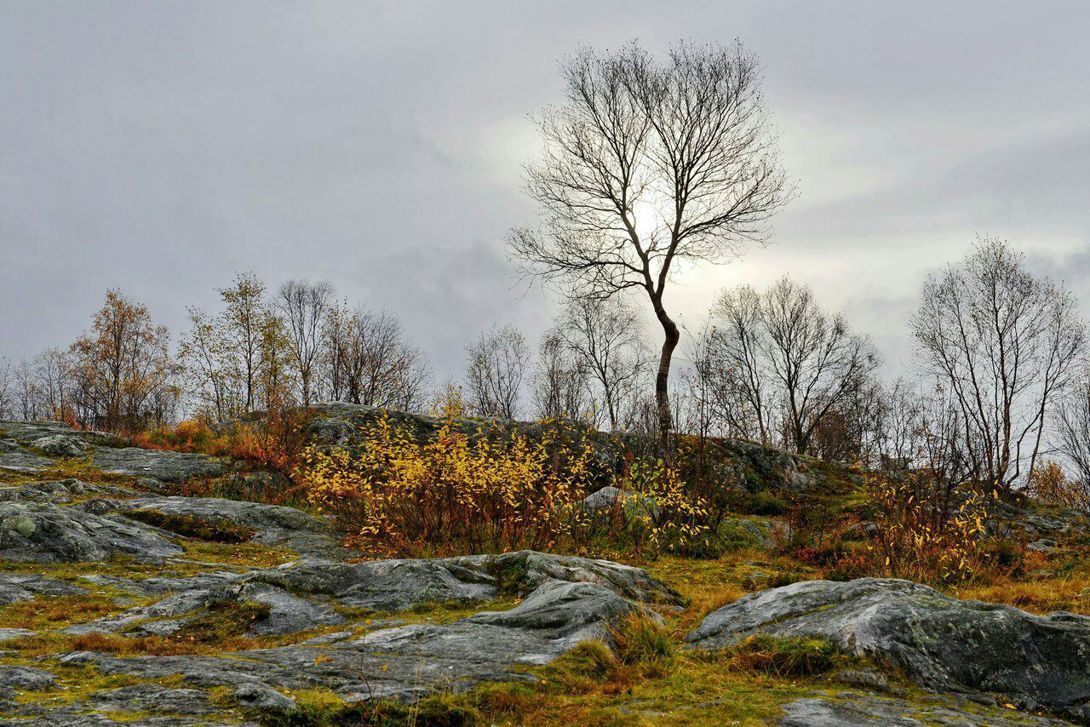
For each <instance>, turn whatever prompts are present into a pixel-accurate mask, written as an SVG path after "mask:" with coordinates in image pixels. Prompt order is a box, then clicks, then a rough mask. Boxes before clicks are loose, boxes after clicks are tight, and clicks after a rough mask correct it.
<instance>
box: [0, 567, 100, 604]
mask: <svg viewBox="0 0 1090 727" xmlns="http://www.w3.org/2000/svg"><path fill="white" fill-rule="evenodd" d="M84 592H85V589H83V588H80V587H79V586H77V585H74V584H72V583H68V582H66V581H59V580H55V579H53V578H46V577H45V576H41V575H38V574H37V573H0V606H6V605H8V604H9V603H15V602H16V601H30V600H32V599H34V598H37V597H38V596H71V595H75V594H78V593H84Z"/></svg>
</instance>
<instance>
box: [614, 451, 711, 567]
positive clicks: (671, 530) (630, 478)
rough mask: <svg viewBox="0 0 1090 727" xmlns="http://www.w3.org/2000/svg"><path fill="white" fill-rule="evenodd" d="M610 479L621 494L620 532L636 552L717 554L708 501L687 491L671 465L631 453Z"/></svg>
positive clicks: (650, 553) (649, 553)
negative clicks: (630, 456) (623, 467)
mask: <svg viewBox="0 0 1090 727" xmlns="http://www.w3.org/2000/svg"><path fill="white" fill-rule="evenodd" d="M615 484H616V486H617V487H619V488H620V489H621V491H622V492H623V493H624V496H623V497H622V498H619V501H620V503H621V515H622V521H623V524H624V530H625V534H626V535H627V536H628V537H629V538H631V541H632V545H633V547H634V548H635V549H636V551H637V552H640V553H646V554H648V555H652V556H654V555H658V553H660V552H663V551H667V552H671V553H678V554H682V555H694V556H701V555H715V554H716V552H715V551H716V547H715V542H714V536H715V532H714V529H713V528H712V527H711V525H710V523H709V521H710V520H711V513H710V508H709V506H708V503H707V502H706V501H705V500H704V498H702V497H700V496H699V495H695V494H693V493H692V492H690V488H689V487H687V486H686V483H685V482H683V481H682V479H681V477H680V475H679V474H678V471H677V469H676V468H675V467H672V466H670V465H669V464H668V463H666V462H665V461H663V460H662V459H659V458H654V457H640V458H632V459H630V460H629V461H628V463H627V466H626V468H625V471H624V472H623V473H622V474H621V476H620V477H619V478H618V479H617V482H616V483H615Z"/></svg>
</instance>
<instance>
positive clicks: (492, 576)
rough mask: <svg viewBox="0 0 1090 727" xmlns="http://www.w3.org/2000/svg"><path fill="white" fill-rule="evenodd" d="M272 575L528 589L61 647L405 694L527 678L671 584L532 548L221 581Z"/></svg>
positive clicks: (128, 667) (115, 665)
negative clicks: (439, 612) (256, 638)
mask: <svg viewBox="0 0 1090 727" xmlns="http://www.w3.org/2000/svg"><path fill="white" fill-rule="evenodd" d="M277 578H279V579H280V581H281V583H282V584H284V585H286V584H288V583H292V584H295V585H297V586H301V587H302V588H301V589H299V590H297V589H296V588H292V589H291V591H292V593H291V594H290V595H291V596H294V597H298V598H304V597H306V596H307V595H308V594H309V596H311V597H316V596H318V595H323V594H319V593H318V591H322V592H324V595H327V596H330V597H335V596H336V594H341V595H342V596H343V595H344V594H354V595H355V597H356V598H358V599H360V600H367V601H368V602H371V603H375V604H379V603H381V604H385V605H387V606H391V607H392V606H395V605H396V606H411V604H413V603H416V602H419V599H411V598H408V596H407V595H406V594H407V593H409V591H410V590H411V589H412V588H413V587H416V586H419V585H421V584H423V585H424V586H425V589H427V588H428V587H431V588H432V591H431V592H432V593H433V594H434V593H436V592H437V591H436V590H435V589H436V588H441V589H446V590H445V591H444V592H451V591H452V592H454V593H460V594H462V595H467V596H468V595H469V594H473V597H479V598H485V597H489V596H491V595H494V594H497V593H500V592H501V590H500V584H501V583H503V584H507V583H510V585H511V587H513V588H515V589H522V588H525V592H526V595H525V598H524V599H523V600H522V602H521V603H519V605H517V606H516V607H514V608H512V609H510V610H508V611H495V612H482V613H478V614H476V615H474V616H471V617H469V618H465V619H462V620H460V621H456V622H454V623H450V624H409V625H402V626H395V627H392V628H377V629H373V630H370V631H368V633H366V634H364V635H363V636H361V637H358V638H353V637H352V635H351V633H350V632H344V633H342V634H339V635H336V637H335V638H326V639H320V640H313V641H311V642H307V643H303V644H298V645H292V646H283V647H278V648H270V649H257V650H250V651H242V652H237V653H234V654H231V655H229V656H224V657H219V656H161V657H157V656H138V657H125V658H121V657H116V656H111V655H107V654H94V653H84V654H72V655H68V656H67V657H64V659H67V660H71V661H73V663H87V662H90V663H93V664H95V665H96V666H97V667H98V668H99V670H100V671H102V672H103V673H104V674H131V675H134V676H138V677H141V678H145V679H161V678H165V677H169V676H172V675H181V676H182V677H183V678H184V679H185V680H186V681H187V682H188V683H189V684H191V685H193V686H195V687H200V688H209V687H214V686H232V687H235V688H237V687H238V686H239V685H244V684H254V683H260V684H261V685H264V686H265V687H268V688H270V689H274V690H275V689H304V688H314V687H322V688H326V689H331V690H333V691H334V692H336V693H337V694H338V695H339V696H341V697H342V698H344V699H346V700H349V701H352V700H360V699H373V698H378V697H389V698H397V699H414V698H418V697H419V696H421V695H423V694H425V693H427V692H429V691H431V690H434V689H443V690H449V689H454V690H461V689H466V688H468V687H470V686H472V685H473V684H476V683H478V682H481V681H526V680H532V679H533V678H534V677H532V676H530V675H528V674H526V673H525V672H524V671H523V670H522V669H521V668H520V667H521V666H522V665H527V664H544V663H547V662H549V661H551V660H552V659H554V658H556V657H557V656H559V655H561V654H563V653H564V652H566V651H567V650H569V649H571V648H572V647H573V646H575V645H576V644H577V643H579V642H580V641H582V640H584V639H608V634H609V626H610V625H612V624H613V623H615V622H616V621H617V619H618V618H620V617H621V616H623V615H624V614H627V613H631V612H633V611H641V612H644V613H647V614H648V615H649V617H652V618H654V616H653V615H651V614H650V612H649V611H646V610H645V609H646V606H645V605H643V604H644V602H646V601H650V600H657V599H662V598H665V597H667V596H668V595H669V593H670V592H669V591H668V590H667V589H665V587H663V586H661V584H657V582H656V581H654V580H653V579H651V578H650V577H648V576H647V575H646V574H645V573H643V572H642V571H638V569H630V568H628V567H626V566H621V565H618V564H614V563H610V562H609V561H597V560H591V559H583V558H566V557H561V556H550V555H545V554H541V553H533V552H522V553H513V554H506V556H469V557H466V558H444V559H438V560H435V561H426V560H418V561H382V562H378V563H360V564H343V563H330V562H310V563H308V562H303V563H299V564H294V565H293V566H292V567H285V568H279V569H269V570H267V571H262V572H259V573H256V574H250V575H248V576H245V577H243V578H242V579H239V580H238V581H236V582H234V583H232V584H230V585H229V586H228V589H238V591H237V592H238V594H239V597H242V596H245V597H247V598H249V597H252V596H254V595H255V591H252V590H247V589H252V588H256V587H257V586H259V585H261V584H265V585H266V586H268V585H273V584H271V583H269V582H268V581H269V580H275V579H277ZM368 579H371V580H372V581H373V583H372V585H371V588H370V590H369V589H368V588H367V587H365V586H363V584H364V583H365V582H366V581H367V580H368ZM399 581H400V582H402V583H403V584H404V585H403V586H402V587H401V590H398V587H397V586H396V584H397V583H398V582H399ZM376 583H378V585H376ZM437 584H438V585H437ZM361 586H363V587H361ZM280 587H281V586H277V588H280ZM505 587H506V586H505ZM461 589H466V590H461ZM283 590H285V591H286V590H288V589H287V588H284V589H283ZM628 594H638V596H639V597H638V598H632V597H630V596H629V595H628ZM306 600H312V598H307V599H306ZM316 602H317V603H321V601H316ZM372 626H374V624H372ZM319 657H320V658H319ZM266 696H268V695H266Z"/></svg>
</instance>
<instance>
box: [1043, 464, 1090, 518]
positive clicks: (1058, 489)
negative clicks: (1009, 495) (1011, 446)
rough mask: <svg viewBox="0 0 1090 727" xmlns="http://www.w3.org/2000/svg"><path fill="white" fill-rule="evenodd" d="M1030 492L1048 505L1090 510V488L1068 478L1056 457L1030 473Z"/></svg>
mask: <svg viewBox="0 0 1090 727" xmlns="http://www.w3.org/2000/svg"><path fill="white" fill-rule="evenodd" d="M1029 494H1030V495H1032V496H1033V497H1035V498H1037V499H1038V500H1040V501H1041V502H1044V503H1045V504H1048V505H1057V506H1059V507H1066V508H1071V509H1072V510H1083V511H1090V488H1088V487H1087V486H1086V484H1085V483H1083V482H1079V481H1077V480H1073V479H1070V478H1068V476H1067V473H1065V472H1064V469H1063V467H1062V466H1060V463H1059V462H1057V461H1056V460H1054V459H1049V460H1045V461H1044V462H1042V463H1041V464H1040V465H1038V466H1037V467H1035V468H1034V469H1033V472H1031V473H1030V476H1029Z"/></svg>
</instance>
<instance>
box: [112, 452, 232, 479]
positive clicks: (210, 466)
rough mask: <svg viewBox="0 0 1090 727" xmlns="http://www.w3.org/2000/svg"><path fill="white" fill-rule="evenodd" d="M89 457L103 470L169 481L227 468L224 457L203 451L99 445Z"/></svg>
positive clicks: (199, 475) (216, 473)
mask: <svg viewBox="0 0 1090 727" xmlns="http://www.w3.org/2000/svg"><path fill="white" fill-rule="evenodd" d="M91 461H92V463H93V464H94V466H95V467H98V468H99V469H100V470H102V471H103V472H109V473H112V474H122V475H135V476H138V477H150V478H152V479H155V480H158V481H160V482H173V483H179V482H185V481H186V480H191V479H194V478H197V477H218V476H220V475H222V474H224V473H225V472H227V469H228V464H227V462H226V461H225V460H222V459H217V458H214V457H209V456H207V455H203V454H193V453H189V452H171V451H165V450H154V449H139V448H137V447H117V448H113V447H99V448H98V449H96V450H95V453H94V456H93V458H92V460H91Z"/></svg>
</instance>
